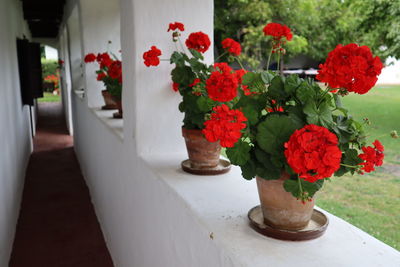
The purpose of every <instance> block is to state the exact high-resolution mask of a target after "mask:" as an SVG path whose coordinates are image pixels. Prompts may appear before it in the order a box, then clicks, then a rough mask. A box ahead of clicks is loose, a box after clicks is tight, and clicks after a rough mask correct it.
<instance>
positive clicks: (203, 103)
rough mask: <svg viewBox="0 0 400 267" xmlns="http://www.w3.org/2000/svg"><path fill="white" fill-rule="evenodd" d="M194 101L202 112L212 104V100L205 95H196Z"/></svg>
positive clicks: (209, 108) (210, 107)
mask: <svg viewBox="0 0 400 267" xmlns="http://www.w3.org/2000/svg"><path fill="white" fill-rule="evenodd" d="M196 102H197V107H198V108H199V110H200V111H202V112H208V111H210V110H211V109H212V107H213V106H214V101H213V100H212V99H211V98H209V97H205V96H198V97H197V101H196Z"/></svg>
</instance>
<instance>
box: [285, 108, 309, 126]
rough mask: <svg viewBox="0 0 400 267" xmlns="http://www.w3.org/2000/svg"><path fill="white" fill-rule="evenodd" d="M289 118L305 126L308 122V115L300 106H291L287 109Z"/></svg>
mask: <svg viewBox="0 0 400 267" xmlns="http://www.w3.org/2000/svg"><path fill="white" fill-rule="evenodd" d="M286 111H287V113H288V115H289V118H290V119H291V120H292V121H293V123H296V124H298V125H302V126H304V125H305V124H306V115H305V114H304V113H303V110H302V109H301V107H299V106H291V107H289V108H287V109H286Z"/></svg>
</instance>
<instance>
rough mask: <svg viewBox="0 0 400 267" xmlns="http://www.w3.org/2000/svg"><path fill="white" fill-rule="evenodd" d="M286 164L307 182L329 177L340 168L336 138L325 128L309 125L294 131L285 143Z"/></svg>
mask: <svg viewBox="0 0 400 267" xmlns="http://www.w3.org/2000/svg"><path fill="white" fill-rule="evenodd" d="M285 157H286V159H287V163H288V164H289V166H290V167H291V168H292V169H293V171H294V172H296V173H297V174H299V176H300V178H303V179H304V180H306V181H308V182H311V183H313V182H315V181H317V180H319V179H324V178H328V177H331V176H332V174H333V173H334V172H335V171H337V170H338V169H339V168H340V160H341V158H342V151H340V149H339V147H338V138H337V136H336V135H335V134H333V133H331V132H330V131H329V130H328V129H326V128H325V127H321V126H317V125H314V124H309V125H306V126H304V127H303V128H302V129H300V130H296V131H295V132H294V133H293V134H292V135H291V136H290V139H289V141H288V142H286V143H285Z"/></svg>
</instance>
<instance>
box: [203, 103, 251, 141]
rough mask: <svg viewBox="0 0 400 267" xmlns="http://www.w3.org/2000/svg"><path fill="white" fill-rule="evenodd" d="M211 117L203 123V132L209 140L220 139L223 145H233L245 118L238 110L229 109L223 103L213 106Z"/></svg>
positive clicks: (244, 124) (244, 126) (238, 136)
mask: <svg viewBox="0 0 400 267" xmlns="http://www.w3.org/2000/svg"><path fill="white" fill-rule="evenodd" d="M213 111H214V112H213V113H211V119H210V120H208V121H206V122H205V123H204V126H205V128H204V129H203V134H204V136H205V137H206V139H207V140H208V141H209V142H217V141H218V140H219V141H220V144H221V146H223V147H233V146H234V145H235V143H236V142H237V141H238V140H239V138H240V137H242V133H241V130H242V129H244V128H246V123H244V122H245V121H247V118H246V117H245V116H244V115H243V113H242V112H241V111H240V110H234V109H229V107H228V106H227V105H225V104H223V105H221V106H217V107H214V108H213Z"/></svg>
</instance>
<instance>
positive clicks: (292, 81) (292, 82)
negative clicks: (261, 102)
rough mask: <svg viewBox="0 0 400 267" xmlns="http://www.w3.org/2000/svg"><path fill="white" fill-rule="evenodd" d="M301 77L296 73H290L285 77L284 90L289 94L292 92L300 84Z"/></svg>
mask: <svg viewBox="0 0 400 267" xmlns="http://www.w3.org/2000/svg"><path fill="white" fill-rule="evenodd" d="M300 84H301V79H300V78H299V76H297V75H290V76H289V77H286V79H285V92H286V93H287V94H289V95H291V94H293V93H294V92H295V91H296V89H297V88H298V87H299V86H300Z"/></svg>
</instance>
